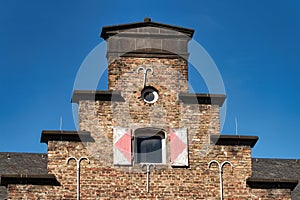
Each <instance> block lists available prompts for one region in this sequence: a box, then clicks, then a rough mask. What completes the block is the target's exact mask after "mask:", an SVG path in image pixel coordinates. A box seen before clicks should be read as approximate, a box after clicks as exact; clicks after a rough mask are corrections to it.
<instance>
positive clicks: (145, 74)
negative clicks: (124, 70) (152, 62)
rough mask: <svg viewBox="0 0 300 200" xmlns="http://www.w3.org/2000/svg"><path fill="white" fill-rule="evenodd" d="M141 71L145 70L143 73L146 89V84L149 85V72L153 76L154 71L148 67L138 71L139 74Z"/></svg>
mask: <svg viewBox="0 0 300 200" xmlns="http://www.w3.org/2000/svg"><path fill="white" fill-rule="evenodd" d="M140 70H143V73H144V87H145V86H146V83H147V74H148V72H150V73H151V74H153V69H152V67H147V68H144V67H139V68H138V69H137V73H139V71H140Z"/></svg>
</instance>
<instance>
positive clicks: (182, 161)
mask: <svg viewBox="0 0 300 200" xmlns="http://www.w3.org/2000/svg"><path fill="white" fill-rule="evenodd" d="M170 161H171V165H172V166H182V167H183V166H189V155H188V132H187V128H178V129H171V130H170Z"/></svg>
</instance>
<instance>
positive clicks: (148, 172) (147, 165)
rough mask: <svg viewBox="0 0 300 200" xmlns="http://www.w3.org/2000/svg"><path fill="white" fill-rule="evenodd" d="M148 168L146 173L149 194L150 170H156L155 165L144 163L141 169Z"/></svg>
mask: <svg viewBox="0 0 300 200" xmlns="http://www.w3.org/2000/svg"><path fill="white" fill-rule="evenodd" d="M145 166H146V173H147V186H146V189H147V192H149V174H150V168H151V166H152V167H153V169H155V164H152V163H142V164H141V168H142V169H143V168H144V167H145Z"/></svg>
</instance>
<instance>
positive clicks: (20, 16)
mask: <svg viewBox="0 0 300 200" xmlns="http://www.w3.org/2000/svg"><path fill="white" fill-rule="evenodd" d="M146 16H150V17H151V18H152V20H153V21H156V22H161V23H167V24H172V25H177V26H183V27H188V28H193V29H195V35H194V39H195V40H196V41H197V42H199V43H200V44H201V45H202V46H203V47H204V48H205V49H206V51H207V52H208V53H209V54H210V56H211V57H212V58H213V60H214V61H215V63H216V65H217V66H218V69H219V71H220V73H221V75H222V78H223V81H224V84H225V89H226V94H227V96H228V99H227V106H228V107H227V118H226V122H225V126H224V129H223V131H222V133H227V134H228V133H231V134H234V133H235V122H234V119H235V117H237V119H238V132H239V134H241V135H258V136H259V137H260V140H259V142H258V143H257V144H256V146H255V148H254V149H253V157H272V158H273V157H278V158H300V145H299V141H300V131H299V128H298V126H299V124H300V106H299V102H300V94H299V91H300V80H299V74H300V66H299V65H300V61H299V55H300V36H299V35H300V3H299V1H297V0H294V1H293V0H290V1H276V0H273V1H253V0H252V1H238V0H235V1H233V0H229V1H214V0H210V1H202V0H199V1H189V0H186V1H92V0H88V1H58V0H51V1H38V0H36V1H33V0H27V1H21V0H19V1H15V0H2V1H0V91H1V98H0V135H1V138H0V151H5V152H6V151H17V152H46V145H45V144H41V143H39V140H40V134H41V131H42V130H48V129H55V130H57V129H59V121H60V116H62V117H63V129H66V130H73V129H74V128H75V126H74V122H73V117H72V104H71V103H70V99H71V95H72V89H73V84H74V80H75V77H76V73H77V71H78V69H79V68H80V65H81V63H82V61H83V60H84V58H85V57H86V56H87V54H88V53H89V52H90V51H91V50H92V49H93V48H94V47H95V46H97V45H98V44H99V43H100V42H102V39H101V38H100V37H99V34H100V31H101V27H102V26H107V25H115V24H122V23H130V22H138V21H143V19H144V17H146ZM191 78H193V77H191ZM195 79H196V78H194V80H191V82H192V83H193V84H194V88H196V91H197V92H205V88H202V87H199V86H198V87H197V83H198V82H199V80H195ZM199 85H201V83H199ZM101 87H103V88H105V86H101Z"/></svg>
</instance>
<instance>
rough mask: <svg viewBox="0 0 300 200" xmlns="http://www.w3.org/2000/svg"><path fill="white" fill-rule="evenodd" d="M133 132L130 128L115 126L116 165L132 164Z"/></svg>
mask: <svg viewBox="0 0 300 200" xmlns="http://www.w3.org/2000/svg"><path fill="white" fill-rule="evenodd" d="M131 133H132V131H131V129H128V128H123V127H115V128H114V131H113V134H114V135H113V136H114V165H131V160H132V159H131Z"/></svg>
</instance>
